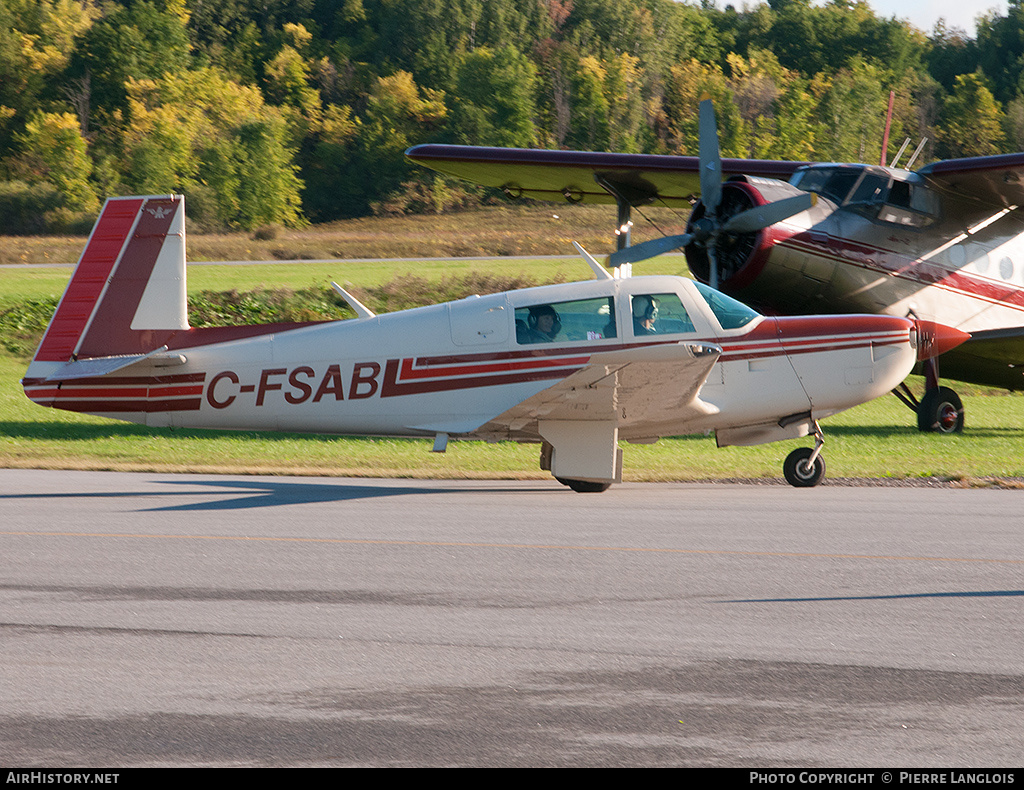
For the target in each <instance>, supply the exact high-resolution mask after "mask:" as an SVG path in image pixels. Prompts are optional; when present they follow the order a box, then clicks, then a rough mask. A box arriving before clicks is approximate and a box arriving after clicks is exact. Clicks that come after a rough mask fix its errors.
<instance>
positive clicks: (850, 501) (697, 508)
mask: <svg viewBox="0 0 1024 790" xmlns="http://www.w3.org/2000/svg"><path fill="white" fill-rule="evenodd" d="M1022 497H1024V491H1008V490H994V489H976V490H951V489H948V488H942V489H928V488H883V487H878V488H874V487H861V488H844V487H821V488H816V489H809V490H797V489H792V488H789V487H787V486H744V485H692V484H688V485H674V484H657V485H647V484H643V485H641V484H626V485H621V486H615V487H613V488H612V489H611V490H610V491H608V492H607V493H604V494H597V495H593V494H591V495H580V494H573V493H571V492H570V491H568V490H567V489H565V488H563V487H561V486H559V485H558V484H557V483H555V482H553V481H552V482H501V481H487V482H483V481H473V482H468V481H419V480H354V479H331V478H298V477H291V478H290V477H229V476H212V475H210V476H206V475H169V474H155V473H154V474H120V473H101V472H96V473H93V472H44V471H29V470H0V673H2V674H0V690H2V693H0V764H3V765H6V766H25V767H33V766H40V767H72V766H75V767H107V768H109V767H127V766H735V767H756V768H770V767H795V766H801V767H818V766H820V767H830V766H847V767H860V766H866V767H883V768H899V767H909V766H915V767H947V768H959V767H1019V766H1020V765H1021V764H1022V760H1024V758H1022V755H1024V727H1022V726H1021V722H1022V721H1024V658H1022V656H1024V616H1022V615H1024V541H1022V540H1021V534H1022V530H1024V517H1022V516H1021V512H1022V507H1021V503H1022V501H1024V500H1022Z"/></svg>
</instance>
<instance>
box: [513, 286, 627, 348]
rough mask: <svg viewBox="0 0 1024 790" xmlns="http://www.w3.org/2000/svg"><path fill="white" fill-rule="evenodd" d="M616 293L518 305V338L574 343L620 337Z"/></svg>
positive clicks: (521, 340) (523, 342)
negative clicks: (616, 314)
mask: <svg viewBox="0 0 1024 790" xmlns="http://www.w3.org/2000/svg"><path fill="white" fill-rule="evenodd" d="M616 336H617V332H616V329H615V305H614V300H613V299H612V297H610V296H608V297H601V298H600V299H578V300H575V301H572V302H544V303H542V304H535V305H530V306H529V307H517V308H516V342H517V343H519V344H520V345H527V344H533V343H571V342H573V341H579V340H583V341H587V340H589V341H596V340H605V339H607V338H611V337H616Z"/></svg>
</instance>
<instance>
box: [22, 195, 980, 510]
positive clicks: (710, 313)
mask: <svg viewBox="0 0 1024 790" xmlns="http://www.w3.org/2000/svg"><path fill="white" fill-rule="evenodd" d="M580 252H581V254H583V255H584V256H585V258H586V259H587V261H588V263H589V264H590V266H591V269H592V270H593V273H594V279H592V280H589V281H585V282H578V283H566V284H561V285H549V286H542V287H539V288H529V289H526V290H520V291H511V292H507V293H497V294H490V295H487V296H475V297H470V298H467V299H462V300H460V301H456V302H450V303H446V304H439V305H432V306H428V307H420V308H416V309H413V310H403V311H400V312H395V313H390V314H386V315H375V314H374V313H373V312H371V311H370V310H369V309H367V308H366V307H364V306H363V305H361V304H360V303H359V302H358V301H357V300H356V299H355V298H354V297H352V296H351V295H349V294H348V293H346V292H345V291H344V290H343V289H341V288H340V287H338V286H335V287H336V288H337V290H338V291H339V292H340V294H341V295H342V297H343V298H345V299H346V300H347V301H348V302H349V304H350V305H351V306H352V307H353V309H354V310H355V311H356V313H357V317H356V318H354V319H350V320H345V321H330V322H316V323H304V324H267V325H261V326H236V327H219V328H192V327H190V326H189V323H188V315H187V305H186V290H185V268H186V267H185V208H184V199H183V198H182V197H181V196H176V195H165V196H155V197H124V198H111V199H109V200H108V201H107V202H106V204H105V205H104V207H103V210H102V212H101V214H100V216H99V218H98V219H97V221H96V226H95V227H94V228H93V231H92V234H91V235H90V237H89V241H88V243H87V245H86V248H85V251H84V252H83V254H82V258H81V259H80V261H79V263H78V266H77V267H76V269H75V271H74V274H73V275H72V277H71V281H70V283H69V284H68V287H67V289H66V291H65V293H64V296H63V297H62V299H61V301H60V303H59V305H58V307H57V310H56V312H55V314H54V316H53V318H52V320H51V321H50V324H49V326H48V328H47V330H46V333H45V335H44V336H43V339H42V341H41V343H40V345H39V348H38V349H37V351H36V354H35V357H34V358H33V360H32V363H31V365H30V366H29V369H28V372H27V374H26V376H25V378H24V379H23V380H22V384H23V386H24V389H25V393H26V394H27V395H28V397H29V398H31V399H32V400H33V401H35V402H36V403H38V404H40V405H42V406H48V407H53V408H58V409H67V410H70V411H77V412H86V413H89V414H97V415H101V416H104V417H112V418H115V419H120V420H127V421H130V422H137V423H142V424H145V425H152V426H182V427H189V428H219V429H238V430H267V431H299V432H307V433H330V434H348V435H376V436H420V437H422V436H428V437H434V449H435V450H437V451H443V450H444V449H445V447H446V446H447V442H448V439H449V437H455V438H468V439H484V440H489V441H499V440H514V441H519V442H535V443H539V444H540V445H541V467H542V468H544V469H549V470H550V471H551V473H552V474H553V475H554V476H555V477H556V478H557V479H558V480H559V481H560V482H562V483H564V484H565V485H567V486H569V487H570V488H572V489H574V490H576V491H603V490H605V489H606V488H608V486H609V485H610V484H611V483H613V482H617V481H619V480H621V475H622V451H621V449H619V444H618V441H619V440H620V439H623V440H625V441H627V442H641V443H648V442H653V441H656V440H657V439H658V438H659V437H662V436H676V435H680V434H687V433H699V432H709V431H715V433H716V437H717V440H718V444H719V445H721V446H725V445H752V444H760V443H764V442H772V441H777V440H779V439H787V438H794V437H800V436H806V435H808V434H810V433H813V434H814V436H815V438H816V443H815V447H814V448H813V449H812V448H807V447H803V448H799V449H797V450H795V451H793V453H791V454H790V456H789V457H788V458H787V459H786V463H785V465H784V469H785V475H786V478H787V479H788V480H789V481H790V482H791V483H792V484H793V485H797V486H810V485H815V484H817V483H818V482H819V481H820V480H821V478H822V476H823V475H824V469H825V467H824V461H823V459H822V457H821V453H820V451H821V446H822V443H823V437H822V433H821V430H820V427H819V425H818V420H820V419H821V418H823V417H827V416H828V415H830V414H835V413H836V412H838V411H842V410H843V409H848V408H850V407H852V406H856V405H857V404H860V403H863V402H864V401H867V400H870V399H871V398H874V397H876V396H878V395H881V394H883V393H886V392H888V391H889V390H890V389H892V388H893V387H894V386H896V385H897V384H898V383H899V382H900V381H902V380H903V378H904V377H905V376H906V375H907V373H908V372H909V371H910V370H911V368H912V367H913V366H914V364H915V362H916V361H917V360H918V359H919V358H921V357H927V356H930V355H933V354H936V353H941V352H942V351H945V350H947V349H948V348H950V347H952V346H955V345H956V344H958V343H960V342H962V341H963V340H964V339H965V338H966V335H964V334H963V333H962V332H959V331H957V330H955V329H949V328H947V327H944V326H941V325H936V324H934V323H933V322H929V321H925V320H911V319H907V318H902V317H892V316H865V315H855V316H828V317H806V318H770V317H765V316H763V315H760V314H758V313H757V312H755V311H753V310H751V309H750V308H748V307H746V306H744V305H743V304H741V303H739V302H737V301H736V300H734V299H732V298H730V297H728V296H725V295H723V294H721V293H719V292H717V291H714V290H712V289H711V288H709V287H707V286H705V285H702V284H699V283H696V282H694V281H692V280H689V279H686V278H682V277H668V276H660V277H619V278H615V277H613V276H612V275H611V274H609V273H608V272H607V270H605V269H604V267H602V266H601V265H600V264H599V263H598V262H597V261H596V260H594V259H593V258H592V257H590V256H589V255H587V254H586V253H585V252H584V251H583V250H582V248H580Z"/></svg>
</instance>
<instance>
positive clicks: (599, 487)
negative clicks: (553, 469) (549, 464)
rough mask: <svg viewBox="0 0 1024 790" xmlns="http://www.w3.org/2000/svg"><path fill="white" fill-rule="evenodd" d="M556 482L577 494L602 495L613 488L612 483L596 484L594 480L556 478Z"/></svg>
mask: <svg viewBox="0 0 1024 790" xmlns="http://www.w3.org/2000/svg"><path fill="white" fill-rule="evenodd" d="M555 480H557V481H558V482H559V483H561V484H562V485H564V486H569V488H571V489H572V490H573V491H575V492H576V493H577V494H600V493H601V492H602V491H607V490H608V489H609V488H611V487H612V484H611V483H595V482H594V481H592V480H570V479H569V478H567V477H556V478H555Z"/></svg>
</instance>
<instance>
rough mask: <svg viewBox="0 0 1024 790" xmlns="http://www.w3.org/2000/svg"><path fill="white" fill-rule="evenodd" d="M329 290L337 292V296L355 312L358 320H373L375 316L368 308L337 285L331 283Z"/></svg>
mask: <svg viewBox="0 0 1024 790" xmlns="http://www.w3.org/2000/svg"><path fill="white" fill-rule="evenodd" d="M331 288H333V289H334V290H335V291H337V292H338V296H340V297H341V298H342V299H344V300H345V301H346V302H348V306H349V307H351V308H352V309H353V310H355V311H356V316H357V317H359V318H374V317H375V316H376V315H377V314H376V313H375V312H373V310H371V309H370V308H369V307H367V306H366V305H364V304H363V303H362V302H360V301H359V300H358V299H356V298H355V297H354V296H353V295H352V294H350V293H349V292H348V291H346V290H345V289H344V288H342V287H341V286H340V285H338V284H337V283H336V282H332V283H331Z"/></svg>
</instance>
